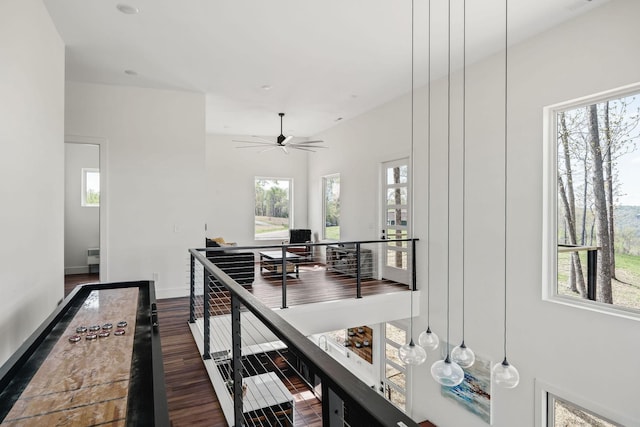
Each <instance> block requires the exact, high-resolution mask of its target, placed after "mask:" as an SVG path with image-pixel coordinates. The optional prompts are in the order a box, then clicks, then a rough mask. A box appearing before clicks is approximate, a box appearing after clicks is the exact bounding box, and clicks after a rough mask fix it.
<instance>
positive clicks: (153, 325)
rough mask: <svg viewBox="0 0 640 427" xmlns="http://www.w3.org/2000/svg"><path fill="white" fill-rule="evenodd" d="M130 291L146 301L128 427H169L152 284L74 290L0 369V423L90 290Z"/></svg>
mask: <svg viewBox="0 0 640 427" xmlns="http://www.w3.org/2000/svg"><path fill="white" fill-rule="evenodd" d="M129 287H138V288H141V289H142V290H145V291H146V295H144V294H145V292H142V294H143V295H144V296H143V298H142V301H140V303H139V305H138V312H137V321H136V333H135V338H134V340H135V343H136V345H138V348H137V349H134V359H136V360H137V362H136V366H135V369H132V375H133V376H132V378H131V383H130V390H129V394H130V396H129V400H128V403H127V425H141V422H144V423H147V422H148V423H152V424H153V425H156V426H169V424H170V423H169V411H168V406H167V398H166V389H165V381H164V365H163V362H162V346H161V342H160V331H159V330H158V322H157V312H156V313H155V315H154V311H155V310H154V307H155V304H156V295H155V287H154V282H153V281H138V282H118V283H102V284H96V283H93V284H87V285H80V286H77V287H76V288H75V289H74V290H73V291H72V292H71V294H69V295H68V296H67V297H66V298H65V299H64V301H63V302H62V303H61V304H60V305H59V306H58V307H57V308H56V309H55V311H54V312H53V313H51V315H50V316H49V317H47V319H45V321H44V322H42V324H41V325H40V326H39V327H38V328H37V329H36V330H35V331H34V332H33V334H31V336H30V337H29V338H27V340H26V341H25V342H24V343H23V344H22V345H21V346H20V348H18V350H17V351H16V352H15V353H14V354H13V355H12V356H11V357H10V358H9V359H8V360H7V361H6V362H5V363H4V364H3V365H2V367H0V421H1V420H3V419H4V418H5V417H6V416H7V414H8V413H9V411H10V410H11V407H13V404H14V403H15V400H16V399H17V398H18V396H19V393H17V395H16V396H13V395H14V394H15V391H16V390H19V389H24V387H26V385H27V384H28V382H29V380H30V379H31V378H32V377H33V375H34V374H35V373H36V372H37V370H38V368H39V367H40V365H41V364H42V362H43V361H44V360H45V359H46V357H47V355H48V353H49V351H50V350H51V348H52V347H53V345H54V344H55V343H56V342H57V340H58V339H57V338H56V337H59V336H61V334H62V333H63V332H64V328H63V327H61V325H63V324H65V323H68V322H70V321H71V320H72V319H73V316H74V315H75V313H77V311H78V309H79V308H80V307H81V306H82V304H83V303H84V300H85V298H86V297H87V295H88V294H89V293H90V292H91V291H93V290H99V289H117V288H129ZM142 306H144V307H142ZM154 320H155V322H154ZM140 346H143V347H144V348H141V347H140ZM133 364H134V362H133V361H132V365H133ZM134 371H135V375H134V374H133V372H134ZM132 389H133V390H135V392H134V393H131V391H132ZM140 391H144V392H140ZM132 394H135V396H134V395H132ZM12 396H13V397H12Z"/></svg>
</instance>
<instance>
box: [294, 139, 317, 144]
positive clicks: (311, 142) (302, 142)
mask: <svg viewBox="0 0 640 427" xmlns="http://www.w3.org/2000/svg"><path fill="white" fill-rule="evenodd" d="M319 142H324V141H323V140H321V139H316V140H314V141H300V142H296V144H317V143H319Z"/></svg>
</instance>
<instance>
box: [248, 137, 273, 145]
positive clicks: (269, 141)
mask: <svg viewBox="0 0 640 427" xmlns="http://www.w3.org/2000/svg"><path fill="white" fill-rule="evenodd" d="M251 138H255V139H258V140H260V141H264V142H268V143H271V144H273V143H274V141H271V140H270V139H266V138H262V137H260V136H258V135H251Z"/></svg>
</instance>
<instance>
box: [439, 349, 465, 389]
mask: <svg viewBox="0 0 640 427" xmlns="http://www.w3.org/2000/svg"><path fill="white" fill-rule="evenodd" d="M431 376H432V377H433V379H434V380H436V381H437V382H438V384H440V385H443V386H445V387H455V386H457V385H458V384H460V383H461V382H462V380H464V371H463V370H462V368H461V367H460V365H458V364H457V363H456V362H452V361H451V360H450V359H449V356H447V358H446V359H444V360H438V361H437V362H435V363H434V364H433V365H431Z"/></svg>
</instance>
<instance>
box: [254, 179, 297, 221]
mask: <svg viewBox="0 0 640 427" xmlns="http://www.w3.org/2000/svg"><path fill="white" fill-rule="evenodd" d="M255 200H256V204H255V210H254V215H255V216H269V217H276V218H289V182H288V181H286V182H285V183H280V182H278V180H277V179H276V180H272V179H256V182H255Z"/></svg>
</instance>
